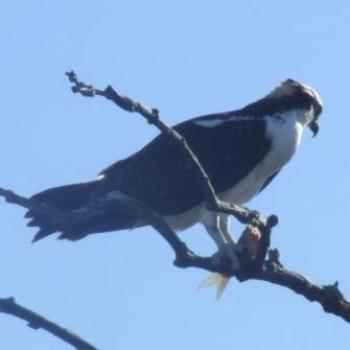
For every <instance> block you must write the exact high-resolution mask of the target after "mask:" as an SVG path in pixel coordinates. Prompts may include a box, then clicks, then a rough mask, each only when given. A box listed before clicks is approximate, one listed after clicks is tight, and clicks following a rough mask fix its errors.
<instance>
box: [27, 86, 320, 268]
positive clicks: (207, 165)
mask: <svg viewBox="0 0 350 350" xmlns="http://www.w3.org/2000/svg"><path fill="white" fill-rule="evenodd" d="M321 112H322V101H321V98H320V96H319V95H318V93H317V92H316V91H315V90H314V89H312V88H311V87H309V86H306V85H304V84H301V83H299V82H297V81H295V80H292V79H288V80H285V81H283V82H282V83H281V84H280V85H279V86H277V87H276V88H275V89H274V90H273V91H271V92H270V93H269V94H268V95H267V96H265V97H264V98H261V99H259V100H258V101H256V102H253V103H251V104H248V105H247V106H245V107H244V108H241V109H239V110H235V111H230V112H225V113H218V114H210V115H205V116H200V117H197V118H193V119H189V120H187V121H184V122H182V123H180V124H177V125H175V126H174V129H175V130H176V131H177V132H178V133H180V134H181V135H182V136H183V137H184V138H185V139H186V141H187V143H188V144H189V146H190V147H191V149H192V150H193V152H194V153H195V154H196V156H197V157H198V159H199V161H200V163H201V164H202V166H203V168H204V170H205V171H206V173H207V174H208V176H209V178H210V180H211V182H212V185H213V187H214V189H215V192H216V194H217V196H218V197H219V198H220V199H221V200H222V201H226V202H230V203H235V204H238V205H242V204H245V203H246V202H248V201H249V200H250V199H252V198H253V197H254V196H255V195H256V194H258V193H259V192H260V191H262V190H263V189H264V188H265V187H266V186H267V185H268V184H269V183H270V182H271V180H272V179H273V178H274V177H275V176H276V175H277V174H278V173H279V171H280V170H281V169H282V167H283V166H284V165H285V164H286V163H287V162H288V161H289V160H290V159H291V158H292V156H293V155H294V154H295V152H296V150H297V149H298V147H299V144H300V141H301V137H302V134H303V131H304V129H305V128H306V127H309V128H310V129H311V131H312V132H313V134H314V135H316V134H317V132H318V130H319V123H318V119H319V115H320V114H321ZM96 188H99V191H98V192H96ZM96 193H98V199H101V200H103V198H108V197H109V196H113V195H116V196H118V195H120V194H121V193H122V194H126V195H128V196H130V197H133V198H137V199H139V200H140V201H142V202H143V203H145V204H146V205H147V206H149V207H150V208H152V209H153V210H155V211H156V212H157V213H159V214H160V215H161V216H162V217H163V218H164V219H165V220H166V221H167V222H168V224H169V225H170V226H171V227H172V228H173V229H174V230H184V229H186V228H188V227H190V226H192V225H194V224H195V223H198V222H199V223H202V224H203V225H204V226H205V228H206V230H207V231H208V233H209V234H210V236H211V237H212V238H213V240H214V241H215V243H216V244H217V246H218V253H217V254H216V255H215V256H216V257H217V258H218V259H221V258H222V256H226V257H229V258H230V259H231V260H232V263H233V264H236V263H237V261H236V262H235V259H236V253H235V249H234V246H235V243H234V241H233V240H232V238H231V236H230V234H229V227H228V226H229V218H228V215H225V214H218V213H215V212H212V211H209V210H207V208H206V205H205V200H204V196H203V194H202V192H201V190H200V188H199V187H198V186H197V182H196V180H195V179H194V177H193V176H192V174H191V169H190V168H189V167H188V166H187V164H186V162H185V161H184V158H183V155H182V154H181V152H179V151H178V150H177V148H176V147H175V146H174V143H173V142H172V141H171V140H169V138H168V137H166V136H165V135H163V134H160V135H159V136H157V137H156V138H155V139H153V141H151V142H150V143H148V144H147V145H146V146H144V147H143V148H142V149H141V150H139V151H138V152H136V153H134V154H132V155H131V156H129V157H128V158H126V159H122V160H119V161H117V162H116V163H114V164H112V165H111V166H109V167H108V168H106V169H104V170H103V171H102V172H101V173H100V174H99V176H98V177H97V178H96V179H94V180H93V181H90V182H84V183H79V184H73V185H67V186H62V187H56V188H50V189H47V190H45V191H43V192H40V193H38V194H35V195H34V196H33V197H32V199H33V200H35V201H37V202H39V203H44V204H46V205H49V206H51V207H53V208H57V209H59V210H61V211H63V212H67V213H74V212H79V211H82V210H84V209H86V207H87V205H88V204H89V202H90V199H91V196H92V195H93V194H94V195H96ZM26 217H29V218H31V221H30V222H29V223H28V225H29V226H38V227H39V231H38V233H37V234H36V236H35V237H34V241H36V240H39V239H41V238H44V237H46V236H48V235H50V234H51V233H54V232H55V230H56V228H55V227H53V225H52V223H50V222H49V221H48V220H47V218H45V217H44V216H43V215H41V214H40V213H38V212H35V211H33V210H29V211H28V212H27V214H26ZM143 225H145V224H144V223H142V222H140V220H139V218H137V217H135V216H134V215H133V214H132V213H129V212H125V211H120V212H118V211H117V210H116V209H115V208H114V210H110V211H106V212H102V213H100V214H99V215H95V216H93V217H92V218H91V220H85V221H84V223H82V224H81V225H80V226H75V227H74V229H73V228H72V230H70V231H69V232H61V235H60V237H59V238H64V239H68V240H77V239H80V238H83V237H85V236H86V235H88V234H92V233H98V232H107V231H117V230H122V229H131V228H134V227H140V226H143Z"/></svg>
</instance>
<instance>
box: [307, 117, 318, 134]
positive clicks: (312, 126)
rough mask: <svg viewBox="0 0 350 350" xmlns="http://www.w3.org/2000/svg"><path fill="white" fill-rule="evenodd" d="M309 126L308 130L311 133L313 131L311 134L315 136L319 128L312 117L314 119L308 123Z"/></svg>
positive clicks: (316, 121)
mask: <svg viewBox="0 0 350 350" xmlns="http://www.w3.org/2000/svg"><path fill="white" fill-rule="evenodd" d="M309 128H310V130H311V131H312V133H313V135H312V136H313V137H315V136H316V135H317V134H318V132H319V130H320V125H319V123H318V120H316V119H314V120H313V121H312V122H311V123H310V124H309Z"/></svg>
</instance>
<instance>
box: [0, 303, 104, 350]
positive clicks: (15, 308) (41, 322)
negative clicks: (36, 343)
mask: <svg viewBox="0 0 350 350" xmlns="http://www.w3.org/2000/svg"><path fill="white" fill-rule="evenodd" d="M0 312H3V313H6V314H9V315H12V316H15V317H17V318H20V319H22V320H24V321H27V322H28V326H29V327H31V328H33V329H40V328H42V329H45V330H46V331H47V332H49V333H51V334H53V335H55V336H56V337H57V338H60V339H61V340H63V341H64V342H66V343H68V344H70V345H72V346H73V347H74V348H75V349H77V350H98V349H97V348H96V347H94V346H93V345H91V344H89V343H88V342H87V341H85V340H84V339H82V338H80V337H78V336H77V335H76V334H73V333H71V332H70V331H68V330H67V329H65V328H62V327H60V326H59V325H57V324H56V323H54V322H52V321H49V320H48V319H46V318H44V317H43V316H40V315H39V314H37V313H35V312H34V311H31V310H29V309H27V308H25V307H23V306H21V305H19V304H17V303H16V302H15V299H14V298H5V299H4V298H0Z"/></svg>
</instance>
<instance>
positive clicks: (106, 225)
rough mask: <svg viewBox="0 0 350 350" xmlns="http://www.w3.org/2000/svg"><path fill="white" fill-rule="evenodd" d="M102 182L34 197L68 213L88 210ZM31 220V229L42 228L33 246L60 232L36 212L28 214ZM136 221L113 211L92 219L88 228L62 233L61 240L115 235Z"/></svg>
mask: <svg viewBox="0 0 350 350" xmlns="http://www.w3.org/2000/svg"><path fill="white" fill-rule="evenodd" d="M98 184H99V181H98V180H96V181H92V182H86V183H81V184H75V185H67V186H61V187H55V188H50V189H48V190H45V191H43V192H40V193H37V194H35V195H34V196H32V197H31V199H32V200H35V201H37V202H39V203H43V204H46V205H48V206H50V207H53V208H57V209H59V210H62V211H64V212H68V213H69V212H72V211H75V210H79V209H81V208H84V207H85V206H86V205H87V203H88V202H89V200H90V199H91V196H92V193H93V191H94V190H95V189H96V187H97V186H98ZM25 217H26V218H29V219H30V221H29V222H28V224H27V225H28V226H29V227H38V228H39V231H38V232H37V233H36V235H35V236H34V238H33V242H36V241H38V240H40V239H43V238H45V237H47V236H49V235H50V234H52V233H54V232H56V228H55V227H54V226H53V224H52V223H51V222H50V221H49V220H48V219H47V218H46V217H45V216H44V215H41V214H40V213H38V212H36V211H34V210H28V211H27V212H26V214H25ZM134 222H135V218H132V217H130V216H128V215H127V214H126V213H125V212H124V213H122V212H120V213H116V212H115V211H112V210H110V211H109V212H104V213H102V214H101V215H99V216H95V217H93V218H91V220H90V221H86V222H85V221H84V226H83V225H81V226H80V227H74V230H73V229H72V230H70V231H69V232H66V231H65V232H62V234H61V235H60V236H59V238H60V239H69V240H77V239H80V238H83V237H85V236H86V235H87V234H89V233H97V232H106V231H114V230H119V229H124V228H130V227H132V226H133V225H134Z"/></svg>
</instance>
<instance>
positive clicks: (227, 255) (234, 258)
mask: <svg viewBox="0 0 350 350" xmlns="http://www.w3.org/2000/svg"><path fill="white" fill-rule="evenodd" d="M238 254H239V247H238V246H237V245H236V244H232V243H231V244H224V245H222V246H220V248H219V250H218V251H217V252H216V253H215V254H214V255H213V256H212V263H213V265H214V266H216V267H218V268H223V269H225V270H232V271H237V270H238V269H239V267H240V264H239V258H238Z"/></svg>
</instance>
